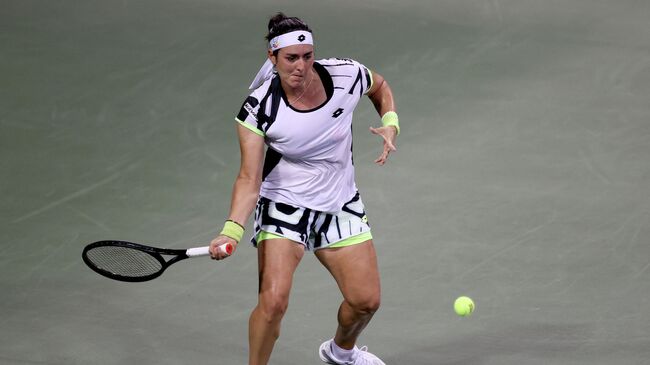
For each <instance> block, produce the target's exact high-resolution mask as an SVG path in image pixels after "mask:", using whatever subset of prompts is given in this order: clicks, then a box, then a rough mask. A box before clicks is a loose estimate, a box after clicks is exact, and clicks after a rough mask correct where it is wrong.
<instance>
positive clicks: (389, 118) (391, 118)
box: [381, 112, 399, 135]
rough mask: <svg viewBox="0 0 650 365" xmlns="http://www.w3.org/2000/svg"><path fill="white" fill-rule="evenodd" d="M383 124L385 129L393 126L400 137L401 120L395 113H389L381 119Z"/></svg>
mask: <svg viewBox="0 0 650 365" xmlns="http://www.w3.org/2000/svg"><path fill="white" fill-rule="evenodd" d="M381 124H382V125H383V126H384V127H388V126H393V127H395V129H396V130H397V135H399V118H398V117H397V113H395V112H387V113H386V114H384V115H383V116H382V117H381Z"/></svg>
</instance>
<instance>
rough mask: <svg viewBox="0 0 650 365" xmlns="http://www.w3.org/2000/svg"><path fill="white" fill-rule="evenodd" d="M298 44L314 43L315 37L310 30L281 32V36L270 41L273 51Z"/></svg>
mask: <svg viewBox="0 0 650 365" xmlns="http://www.w3.org/2000/svg"><path fill="white" fill-rule="evenodd" d="M296 44H311V45H313V44H314V39H313V38H312V36H311V33H310V32H307V31H304V30H297V31H295V32H289V33H285V34H280V35H279V36H277V37H275V38H273V39H271V41H270V42H269V48H270V49H271V51H274V52H275V51H277V50H278V49H280V48H285V47H289V46H293V45H296Z"/></svg>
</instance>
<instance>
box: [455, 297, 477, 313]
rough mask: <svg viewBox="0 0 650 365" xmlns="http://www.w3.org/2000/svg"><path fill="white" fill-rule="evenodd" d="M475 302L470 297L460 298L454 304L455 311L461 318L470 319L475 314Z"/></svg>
mask: <svg viewBox="0 0 650 365" xmlns="http://www.w3.org/2000/svg"><path fill="white" fill-rule="evenodd" d="M474 307H475V305H474V301H473V300H472V298H470V297H458V299H456V301H455V302H454V310H455V311H456V314H458V315H459V316H461V317H468V316H470V315H471V314H472V312H474Z"/></svg>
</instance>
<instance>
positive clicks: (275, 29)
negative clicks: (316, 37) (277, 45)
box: [266, 12, 311, 42]
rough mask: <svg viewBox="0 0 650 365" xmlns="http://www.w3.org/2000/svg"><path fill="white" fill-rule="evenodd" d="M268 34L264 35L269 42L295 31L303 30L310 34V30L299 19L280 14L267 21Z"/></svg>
mask: <svg viewBox="0 0 650 365" xmlns="http://www.w3.org/2000/svg"><path fill="white" fill-rule="evenodd" d="M268 27H269V33H268V34H267V35H266V40H267V41H269V42H270V41H271V39H273V38H275V37H277V36H279V35H282V34H285V33H289V32H293V31H296V30H305V31H307V32H309V33H311V29H310V28H309V26H308V25H307V23H305V22H303V21H302V20H301V19H300V18H296V17H295V16H286V15H284V13H282V12H280V13H277V14H275V16H274V17H272V18H271V19H270V20H269V26H268Z"/></svg>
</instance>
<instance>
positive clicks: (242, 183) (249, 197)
mask: <svg viewBox="0 0 650 365" xmlns="http://www.w3.org/2000/svg"><path fill="white" fill-rule="evenodd" d="M237 134H238V135H239V148H240V152H241V165H240V167H239V174H238V175H237V178H236V179H235V184H234V186H233V190H232V198H231V201H230V214H229V215H228V220H231V221H233V222H235V223H237V224H239V225H241V226H244V225H245V224H246V222H247V221H248V217H250V215H251V213H252V212H253V209H255V205H256V204H257V199H258V196H259V192H260V185H261V184H262V166H263V164H264V138H263V137H262V136H260V135H258V134H255V133H254V132H252V131H251V130H249V129H248V128H245V127H243V126H241V125H239V124H238V125H237ZM224 243H230V244H232V245H233V247H236V246H237V242H236V241H235V240H234V239H232V238H230V237H228V236H225V235H219V236H217V237H216V238H215V239H214V240H212V242H211V243H210V254H211V256H212V257H213V258H215V259H222V258H225V257H226V256H225V255H224V254H223V253H221V252H219V250H217V247H218V246H220V245H222V244H224Z"/></svg>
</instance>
